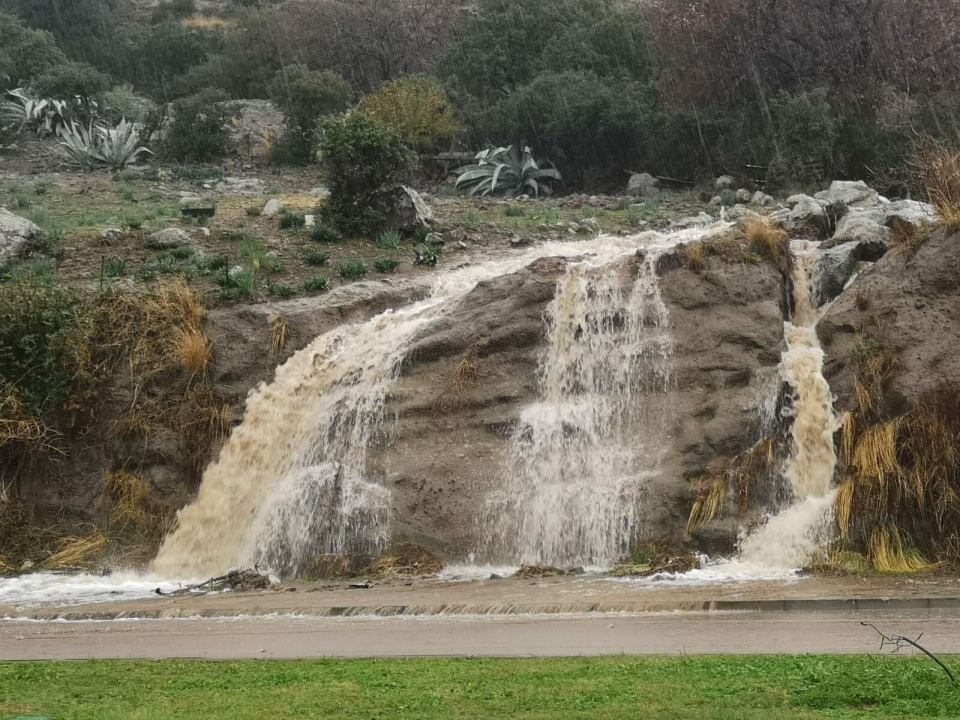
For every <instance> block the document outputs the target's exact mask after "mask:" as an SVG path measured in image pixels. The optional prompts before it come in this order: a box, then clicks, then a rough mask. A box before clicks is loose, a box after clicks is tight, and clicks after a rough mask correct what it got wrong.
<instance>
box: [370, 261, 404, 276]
mask: <svg viewBox="0 0 960 720" xmlns="http://www.w3.org/2000/svg"><path fill="white" fill-rule="evenodd" d="M373 267H374V268H375V269H376V271H377V272H379V273H384V274H386V273H392V272H393V271H394V270H396V269H397V268H398V267H400V261H399V260H394V259H392V258H380V259H378V260H376V261H375V262H374V263H373Z"/></svg>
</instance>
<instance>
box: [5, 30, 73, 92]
mask: <svg viewBox="0 0 960 720" xmlns="http://www.w3.org/2000/svg"><path fill="white" fill-rule="evenodd" d="M0 37H2V38H3V43H2V45H0V90H3V89H8V88H15V87H20V86H21V85H25V84H27V83H28V82H29V81H30V80H32V79H33V78H36V77H39V76H40V75H42V74H43V73H44V72H46V71H47V70H49V69H51V68H53V67H56V66H57V65H62V64H64V63H66V62H67V58H66V56H65V55H64V54H63V51H62V50H61V49H60V48H59V47H57V42H56V40H54V38H53V35H51V34H50V33H49V32H46V31H44V30H34V29H32V28H28V27H26V26H25V25H24V24H23V22H21V21H20V19H19V18H17V17H14V16H13V15H8V14H7V13H0Z"/></svg>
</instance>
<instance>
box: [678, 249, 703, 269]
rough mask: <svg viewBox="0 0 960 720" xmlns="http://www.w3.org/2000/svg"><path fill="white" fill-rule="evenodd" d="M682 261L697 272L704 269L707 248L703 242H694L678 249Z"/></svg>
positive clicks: (685, 265)
mask: <svg viewBox="0 0 960 720" xmlns="http://www.w3.org/2000/svg"><path fill="white" fill-rule="evenodd" d="M677 256H678V258H679V260H680V263H681V264H682V265H683V266H684V267H686V268H688V269H689V270H692V271H693V272H695V273H698V272H700V271H701V270H703V266H704V263H705V262H706V259H707V248H706V246H705V245H704V244H703V243H694V244H692V245H686V246H683V247H681V248H678V249H677Z"/></svg>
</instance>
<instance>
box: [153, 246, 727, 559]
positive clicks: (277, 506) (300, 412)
mask: <svg viewBox="0 0 960 720" xmlns="http://www.w3.org/2000/svg"><path fill="white" fill-rule="evenodd" d="M710 232H712V230H704V229H702V228H701V229H697V230H687V231H681V232H678V233H675V234H672V235H670V236H664V235H660V234H658V233H643V234H641V235H637V236H633V237H624V238H615V237H609V236H599V237H597V238H595V239H593V240H587V241H578V242H569V243H547V244H544V245H541V246H538V247H536V248H532V249H530V250H528V251H526V252H524V253H522V254H518V255H514V256H512V257H509V258H507V259H501V260H496V261H485V262H481V263H477V264H476V265H473V266H468V267H465V268H462V269H458V270H455V271H452V272H449V273H446V274H444V275H442V276H440V278H439V280H438V282H437V283H436V286H435V287H434V290H433V292H432V294H431V295H430V297H429V298H427V299H426V300H424V301H421V302H418V303H414V304H412V305H410V306H407V307H405V308H402V309H400V310H396V311H388V312H386V313H383V314H381V315H378V316H377V317H374V318H372V319H371V320H369V321H367V322H363V323H356V324H352V325H346V326H342V327H340V328H337V329H335V330H333V331H331V332H329V333H326V334H325V335H322V336H320V337H318V338H317V339H316V340H314V341H313V342H312V343H311V344H310V345H309V346H307V347H306V348H304V349H303V350H301V351H300V352H298V353H296V354H295V355H294V356H293V357H291V358H290V359H289V360H288V361H287V363H286V364H285V365H283V366H282V367H280V368H278V370H277V373H276V377H275V379H274V381H273V382H272V383H270V384H269V385H261V386H260V387H259V388H258V389H257V390H255V391H253V392H252V393H251V395H250V397H249V399H248V401H247V409H246V414H245V416H244V420H243V423H242V424H241V425H240V426H239V427H238V428H236V429H235V430H234V432H233V434H232V435H231V437H230V440H229V441H228V443H227V445H226V446H225V447H224V449H223V451H222V452H221V454H220V457H219V459H218V460H217V461H216V462H215V463H214V464H212V465H211V466H210V467H209V468H208V469H207V471H206V472H205V473H204V477H203V481H202V483H201V485H200V491H199V493H198V496H197V499H196V500H195V501H194V503H193V504H191V505H189V506H188V507H186V508H184V509H183V510H182V511H181V512H180V514H179V518H178V519H179V523H178V527H177V529H176V530H175V531H174V532H173V533H172V534H171V535H170V536H168V537H167V539H166V540H165V541H164V544H163V546H162V547H161V548H160V552H159V554H158V556H157V558H156V560H155V561H154V563H153V568H152V569H153V571H154V572H156V573H157V574H159V575H162V576H165V577H209V576H211V575H214V574H218V573H222V572H224V571H226V570H228V569H230V568H233V567H250V566H253V565H257V566H259V567H260V568H261V569H267V570H270V571H272V572H274V573H277V574H279V575H283V576H290V575H295V574H297V573H298V572H300V571H301V570H302V569H303V568H304V566H305V564H306V563H308V562H309V561H310V559H312V558H316V557H317V556H319V555H375V554H377V553H378V552H379V551H380V550H382V549H383V547H384V545H385V544H386V542H387V540H388V537H389V522H390V510H391V498H390V492H389V489H388V488H387V487H386V486H385V485H383V484H382V482H381V479H380V478H376V477H370V476H369V475H368V473H367V468H366V455H367V448H368V447H369V446H370V445H371V443H372V442H374V441H375V440H376V435H377V433H378V431H379V428H380V425H381V421H382V417H383V407H384V400H385V397H386V393H387V391H388V390H389V388H390V386H391V385H392V383H393V382H394V381H395V379H396V378H397V375H398V373H399V370H400V366H401V363H402V361H403V359H404V356H405V354H406V351H407V349H408V348H409V347H410V344H411V343H412V342H413V340H414V339H415V337H416V336H417V335H418V333H419V332H420V331H421V330H422V329H424V328H425V327H427V326H428V325H429V324H430V323H433V322H436V321H437V320H438V319H439V318H442V317H443V315H444V314H445V313H446V312H448V311H449V310H450V309H451V308H452V307H454V305H455V303H456V302H457V301H458V300H460V299H461V298H463V297H464V296H465V295H466V294H467V293H468V292H469V291H470V290H472V289H473V288H474V287H475V286H476V284H477V283H478V282H480V281H482V280H487V279H492V278H495V277H499V276H502V275H506V274H508V273H512V272H516V271H517V270H519V269H521V268H523V267H526V266H527V265H529V264H530V263H531V262H533V261H534V260H536V259H538V258H543V257H577V258H583V257H585V256H587V257H589V258H591V259H590V260H589V261H587V264H588V265H589V264H596V265H597V266H598V267H599V266H602V265H603V264H605V263H609V262H610V261H611V260H612V259H614V258H617V257H625V256H627V255H630V254H631V253H634V252H635V251H636V250H637V249H638V248H652V249H658V248H659V249H662V248H665V247H669V246H672V245H675V244H677V243H679V242H689V241H691V240H695V239H698V238H700V237H703V236H704V235H707V234H709V233H710ZM598 287H599V286H598ZM636 287H637V288H638V290H637V292H639V293H640V295H641V297H638V298H637V299H636V300H635V301H631V303H632V304H635V303H640V305H641V307H639V308H638V309H637V311H635V312H632V313H629V314H628V316H627V317H626V318H625V319H618V318H617V317H616V316H615V315H612V314H611V315H608V316H607V318H606V319H602V318H600V317H599V316H597V322H598V323H601V324H603V323H608V324H610V325H611V327H612V326H613V325H617V324H619V323H621V322H624V321H625V322H626V323H627V325H628V326H629V325H630V323H640V324H641V325H642V324H644V323H649V322H652V320H653V319H654V316H653V315H650V314H649V313H650V310H645V309H644V307H647V305H643V303H647V302H648V301H649V298H647V297H646V295H645V294H644V293H647V292H648V291H644V290H642V288H643V287H644V286H643V283H642V282H638V283H637V285H636ZM573 291H574V288H571V292H573ZM586 291H587V292H588V294H590V293H593V292H595V290H592V289H587V290H586ZM641 301H642V302H641ZM562 302H567V300H563V301H562ZM651 307H652V306H651ZM622 334H623V333H622V332H621V333H619V335H622ZM558 342H559V341H558ZM650 351H651V349H650V348H649V347H645V346H644V345H643V344H642V343H641V344H639V345H637V346H636V347H635V348H634V349H632V350H629V351H619V354H618V355H617V360H618V361H622V360H625V359H630V362H631V363H634V364H636V363H638V362H639V361H640V359H641V358H642V357H643V353H644V352H650ZM625 353H626V354H625ZM630 353H633V355H630V356H629V358H628V355H629V354H630ZM605 362H606V365H603V364H602V363H601V364H597V365H595V366H592V367H591V370H592V371H593V372H594V379H592V380H588V379H586V378H580V379H579V380H578V381H577V382H585V383H586V385H585V386H584V387H585V388H586V389H587V390H589V391H590V392H587V393H585V394H584V393H581V395H582V396H583V397H576V398H575V397H573V394H572V391H571V390H564V389H563V387H562V385H561V386H560V387H559V388H558V389H557V390H556V391H555V392H558V393H560V395H563V393H565V392H566V393H568V394H570V400H571V401H573V400H577V401H578V402H579V401H580V400H583V399H584V397H586V396H587V395H589V394H590V393H591V392H592V393H594V394H597V393H599V394H610V393H608V392H607V388H606V387H604V386H602V384H603V383H608V382H612V383H614V384H615V385H618V386H623V387H627V386H631V387H632V382H631V381H629V380H628V379H627V377H626V376H625V375H624V370H622V369H620V370H617V377H616V378H614V379H611V380H601V379H599V376H600V375H601V374H602V373H601V370H603V371H604V372H605V371H607V370H610V369H612V368H615V367H617V364H616V363H615V362H614V358H613V357H610V358H608V359H607V360H606V361H605ZM570 369H571V370H573V368H570ZM630 372H632V371H630ZM627 374H628V375H629V374H630V373H629V372H628V373H627ZM547 375H548V376H549V377H551V378H555V377H557V373H556V372H553V371H550V372H548V373H547ZM631 377H632V376H631ZM549 382H554V381H553V380H549ZM590 383H601V385H599V386H596V387H594V386H593V385H591V384H590ZM577 404H578V403H573V402H571V407H570V408H569V409H568V410H569V418H567V419H569V420H571V421H573V422H574V423H575V424H574V425H572V426H570V427H581V426H582V427H584V428H587V429H589V428H590V427H594V426H599V425H603V424H605V423H607V420H606V419H605V418H606V417H608V416H609V417H612V416H613V415H614V414H616V413H614V408H613V407H612V406H610V407H606V406H603V407H601V406H600V405H598V406H597V407H594V408H593V409H584V408H579V409H577V408H575V407H574V406H575V405H577ZM591 413H594V415H591ZM596 413H600V414H596ZM601 415H602V416H601ZM555 420H556V421H557V422H558V423H560V422H562V420H563V419H561V418H560V417H559V416H557V417H556V418H555ZM558 427H559V425H558ZM568 457H569V455H568ZM617 462H620V461H617ZM617 467H618V468H620V469H622V468H623V467H625V466H624V465H617ZM589 492H590V491H588V494H587V495H585V496H584V497H583V498H582V500H581V501H582V502H583V503H585V504H590V503H591V502H594V501H599V500H601V499H602V497H601V496H602V495H603V493H604V492H607V490H597V491H595V493H594V495H592V496H591V495H589ZM614 499H615V498H614V497H613V496H612V495H611V496H609V497H607V498H606V499H603V502H605V503H606V504H607V505H609V504H611V503H612V502H613V501H614ZM631 517H632V516H631ZM631 517H626V518H622V519H615V520H613V522H614V524H616V525H617V526H618V527H619V526H620V525H622V524H623V523H629V522H631V521H632V520H631ZM611 531H612V529H611ZM618 537H619V535H618ZM584 540H585V541H588V540H587V538H584ZM588 542H589V541H588ZM608 552H609V551H608V550H607V549H606V547H599V546H591V547H589V549H588V553H589V554H591V555H593V554H597V555H603V556H605V555H606V553H608Z"/></svg>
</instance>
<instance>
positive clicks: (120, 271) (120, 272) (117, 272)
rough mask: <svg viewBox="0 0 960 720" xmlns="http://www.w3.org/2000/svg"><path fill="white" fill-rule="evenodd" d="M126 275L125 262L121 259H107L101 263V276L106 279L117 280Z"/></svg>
mask: <svg viewBox="0 0 960 720" xmlns="http://www.w3.org/2000/svg"><path fill="white" fill-rule="evenodd" d="M126 274H127V261H126V260H125V259H124V258H122V257H112V258H107V259H106V260H105V261H104V263H103V275H104V277H108V278H119V277H123V276H124V275H126Z"/></svg>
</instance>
